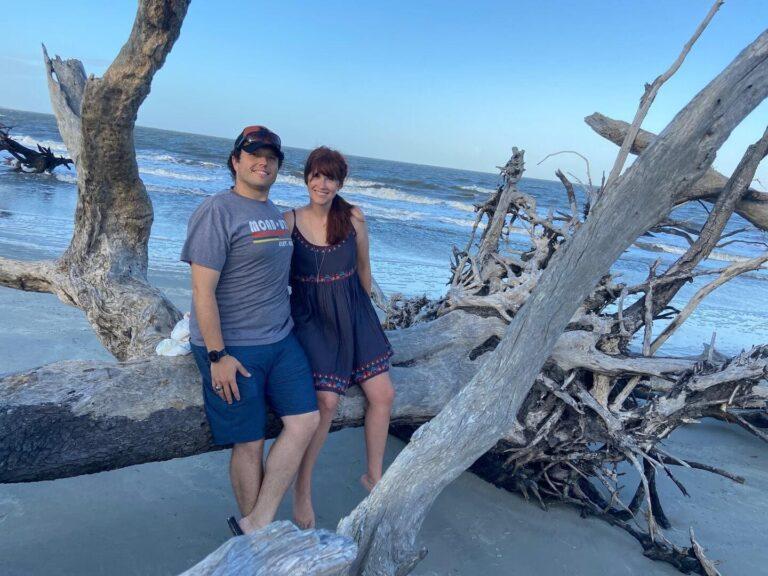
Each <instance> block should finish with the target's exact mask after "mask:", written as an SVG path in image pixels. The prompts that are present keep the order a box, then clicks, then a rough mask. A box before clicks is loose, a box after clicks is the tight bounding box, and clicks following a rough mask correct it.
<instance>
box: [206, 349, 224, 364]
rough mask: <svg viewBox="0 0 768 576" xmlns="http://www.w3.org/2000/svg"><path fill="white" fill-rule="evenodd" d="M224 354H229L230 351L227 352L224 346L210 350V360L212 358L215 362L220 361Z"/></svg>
mask: <svg viewBox="0 0 768 576" xmlns="http://www.w3.org/2000/svg"><path fill="white" fill-rule="evenodd" d="M224 356H229V352H227V349H226V348H222V349H221V350H211V351H210V352H208V360H210V361H211V362H213V363H216V362H218V361H219V360H221V359H222V358H224Z"/></svg>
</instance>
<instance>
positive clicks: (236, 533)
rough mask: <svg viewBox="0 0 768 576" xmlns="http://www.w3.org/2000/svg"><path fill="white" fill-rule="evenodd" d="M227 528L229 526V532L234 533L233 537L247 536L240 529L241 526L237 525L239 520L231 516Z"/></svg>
mask: <svg viewBox="0 0 768 576" xmlns="http://www.w3.org/2000/svg"><path fill="white" fill-rule="evenodd" d="M227 526H229V530H230V531H231V532H232V535H233V536H242V535H243V534H245V532H243V529H242V528H240V524H238V523H237V520H235V517H234V516H230V517H229V518H227Z"/></svg>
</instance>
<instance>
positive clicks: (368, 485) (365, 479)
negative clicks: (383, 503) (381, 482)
mask: <svg viewBox="0 0 768 576" xmlns="http://www.w3.org/2000/svg"><path fill="white" fill-rule="evenodd" d="M377 483H378V480H373V479H372V478H371V476H370V474H363V475H362V476H360V484H362V485H363V488H365V489H366V490H368V492H371V491H372V490H373V487H374V486H376V484H377Z"/></svg>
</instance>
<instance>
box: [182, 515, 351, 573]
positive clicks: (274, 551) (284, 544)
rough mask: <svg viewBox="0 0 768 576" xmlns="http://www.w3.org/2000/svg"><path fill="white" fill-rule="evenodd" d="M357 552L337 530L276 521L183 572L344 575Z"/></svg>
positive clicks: (233, 541)
mask: <svg viewBox="0 0 768 576" xmlns="http://www.w3.org/2000/svg"><path fill="white" fill-rule="evenodd" d="M356 554H357V546H355V543H354V542H353V541H352V540H351V539H350V538H346V537H344V536H340V535H339V534H336V533H335V532H329V531H328V530H299V529H298V528H296V526H294V525H293V524H291V523H290V522H285V521H283V522H274V523H273V524H270V525H269V526H267V527H266V528H263V529H261V530H258V531H256V532H253V533H251V534H249V535H247V536H239V537H237V538H231V539H229V540H227V541H226V542H225V543H224V544H222V545H221V546H220V547H219V548H218V549H217V550H215V551H213V552H211V553H210V554H209V555H208V556H207V557H206V558H205V559H203V560H202V561H200V562H199V563H198V564H196V565H195V566H193V567H192V568H190V569H189V570H187V571H186V572H183V573H182V574H181V575H180V576H214V575H217V574H221V575H222V576H224V575H227V574H248V575H249V576H344V575H345V574H346V573H347V569H348V568H349V566H350V564H352V561H353V560H354V559H355V555H356Z"/></svg>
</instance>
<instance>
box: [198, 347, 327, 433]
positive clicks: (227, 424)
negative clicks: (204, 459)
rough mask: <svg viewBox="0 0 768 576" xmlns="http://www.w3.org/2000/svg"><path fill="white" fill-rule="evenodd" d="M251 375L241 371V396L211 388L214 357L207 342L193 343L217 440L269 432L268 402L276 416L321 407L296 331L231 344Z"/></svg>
mask: <svg viewBox="0 0 768 576" xmlns="http://www.w3.org/2000/svg"><path fill="white" fill-rule="evenodd" d="M227 352H229V354H230V355H231V356H234V357H235V358H237V360H239V361H240V363H241V364H242V365H243V366H244V367H245V369H246V370H248V372H250V374H251V375H250V376H243V375H242V374H240V373H238V374H237V387H238V389H239V391H240V400H234V399H233V400H232V404H227V401H226V400H223V399H222V398H220V397H219V395H218V394H216V392H214V390H213V386H212V381H211V363H210V361H209V360H208V352H207V350H206V348H205V347H204V346H196V345H194V344H193V345H192V354H193V355H194V357H195V362H196V363H197V367H198V368H199V369H200V374H201V375H202V377H203V400H204V405H205V414H206V416H207V417H208V424H209V425H210V427H211V432H212V433H213V441H214V443H216V444H219V445H226V444H238V443H242V442H252V441H254V440H261V439H262V438H264V436H265V433H266V425H267V407H268V406H269V407H270V408H272V410H274V412H275V413H276V414H277V415H278V416H281V417H282V416H293V415H296V414H305V413H307V412H314V411H315V410H317V396H316V395H315V387H314V383H313V379H312V370H311V369H310V368H309V362H308V361H307V357H306V355H305V354H304V350H303V349H302V347H301V345H300V344H299V341H298V339H297V338H296V336H294V334H293V333H291V334H289V335H288V336H287V337H285V338H283V339H282V340H280V341H279V342H275V343H274V344H264V345H260V346H227Z"/></svg>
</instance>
